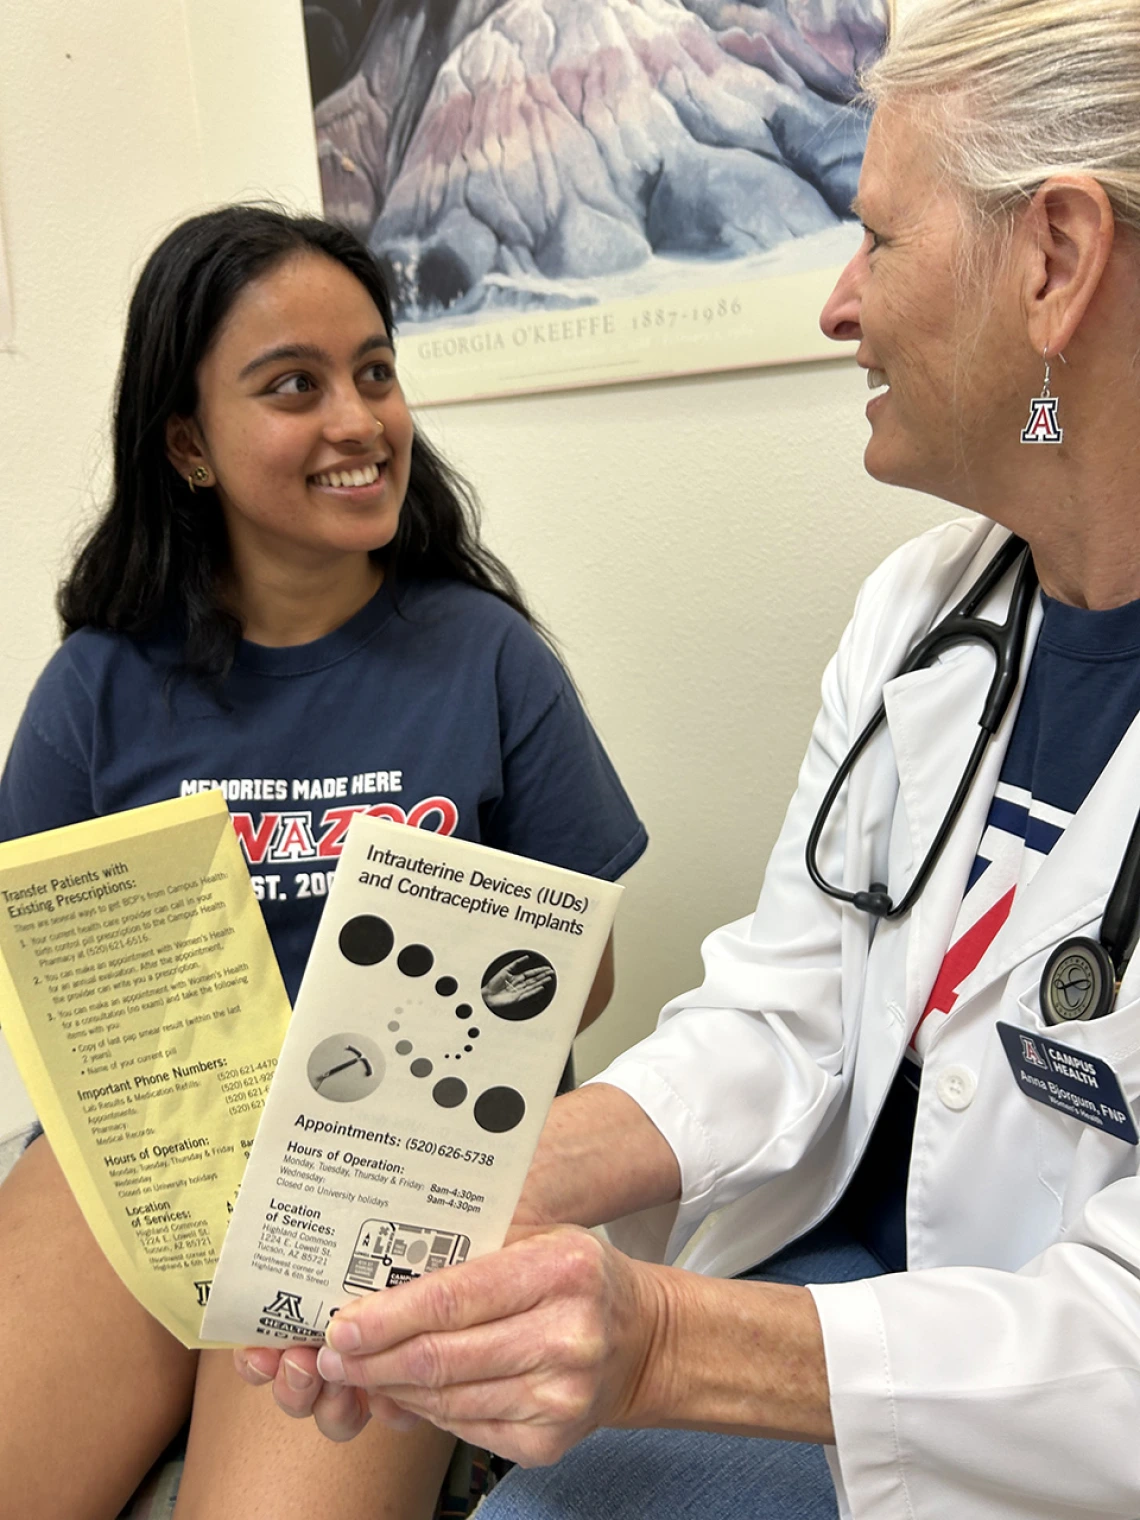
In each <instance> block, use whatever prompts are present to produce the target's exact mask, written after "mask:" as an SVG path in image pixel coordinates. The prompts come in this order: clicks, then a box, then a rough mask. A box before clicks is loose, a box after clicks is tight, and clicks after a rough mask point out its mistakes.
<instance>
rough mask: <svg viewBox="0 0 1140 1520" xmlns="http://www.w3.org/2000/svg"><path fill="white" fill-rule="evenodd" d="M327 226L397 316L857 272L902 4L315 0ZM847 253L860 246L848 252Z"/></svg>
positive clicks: (459, 319) (532, 307)
mask: <svg viewBox="0 0 1140 1520" xmlns="http://www.w3.org/2000/svg"><path fill="white" fill-rule="evenodd" d="M304 15H305V27H306V36H307V42H308V48H309V61H310V76H311V81H312V89H313V97H314V106H315V119H316V129H317V144H318V153H319V159H320V170H321V183H322V188H323V194H324V200H325V211H326V215H328V216H329V217H331V218H332V219H333V220H336V221H340V222H343V223H345V224H346V225H348V226H350V227H352V228H353V229H354V230H356V231H357V232H358V233H360V235H361V236H362V237H364V238H365V239H366V240H367V241H368V243H369V244H370V246H371V247H372V249H373V250H374V252H375V253H376V254H377V255H378V256H379V258H380V259H381V260H382V261H383V263H384V265H385V267H386V269H387V270H388V273H389V277H390V280H391V285H392V290H393V295H394V298H395V305H396V313H397V317H398V319H399V321H400V322H401V324H407V323H412V324H415V326H416V328H417V330H419V329H420V328H421V327H424V328H425V330H426V329H428V328H430V329H432V330H435V329H439V330H442V329H445V328H451V327H454V326H456V325H460V326H463V325H467V326H470V325H471V324H478V323H481V322H487V321H490V320H492V319H496V318H505V317H508V316H511V315H512V314H518V313H542V312H566V311H568V310H575V309H581V308H586V307H593V306H597V305H599V303H603V304H604V303H606V302H608V301H612V300H614V299H622V298H625V299H630V298H642V299H645V298H652V297H655V296H657V295H660V293H661V292H663V291H669V290H672V289H676V288H687V287H691V286H693V285H694V284H695V283H696V284H701V285H704V286H708V285H710V284H715V283H717V282H720V281H722V280H725V279H732V280H740V279H748V278H752V277H753V276H755V277H763V276H764V275H765V274H771V273H772V272H776V271H781V270H783V271H786V270H790V269H794V268H796V267H799V266H804V265H805V264H806V265H811V264H814V265H816V266H819V265H821V264H828V263H832V264H833V263H836V262H842V256H845V252H846V245H843V244H841V243H840V242H837V241H836V234H837V230H838V229H842V228H844V226H845V224H847V230H848V232H849V230H850V229H849V223H850V216H851V213H850V210H849V207H850V202H851V198H852V196H853V194H854V192H855V186H856V181H857V178H858V173H859V164H860V161H861V157H862V151H863V146H864V142H865V137H866V126H867V118H866V113H865V111H864V110H863V109H862V108H861V106H860V105H859V103H858V100H857V76H858V72H859V70H860V68H861V67H862V66H863V65H864V64H865V63H866V62H868V61H869V60H870V59H871V58H872V57H873V56H874V55H875V53H876V52H877V51H878V49H880V48H881V47H882V45H883V41H884V38H885V31H886V0H305V4H304ZM840 247H842V248H843V255H842V256H840V255H839V253H838V252H837V250H838V249H840Z"/></svg>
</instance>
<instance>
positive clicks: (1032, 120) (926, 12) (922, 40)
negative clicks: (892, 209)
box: [863, 0, 1140, 232]
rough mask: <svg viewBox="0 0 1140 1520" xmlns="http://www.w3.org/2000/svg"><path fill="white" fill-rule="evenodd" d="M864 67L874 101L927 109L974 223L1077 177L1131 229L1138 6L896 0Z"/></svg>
mask: <svg viewBox="0 0 1140 1520" xmlns="http://www.w3.org/2000/svg"><path fill="white" fill-rule="evenodd" d="M895 9H896V14H895V16H894V18H893V24H892V36H891V41H890V43H889V45H888V47H887V50H886V52H885V53H884V54H883V56H882V57H881V58H880V59H879V60H878V61H877V62H876V63H875V64H873V65H872V66H871V67H870V68H869V69H868V71H867V73H866V75H865V77H864V80H863V87H864V90H865V92H866V94H867V96H868V98H869V100H870V101H871V103H872V104H874V105H876V106H880V105H884V104H887V103H888V102H894V101H898V102H899V103H900V104H903V103H906V104H907V105H910V106H913V107H915V108H917V109H918V110H920V111H921V112H923V113H925V114H926V115H927V117H928V120H929V124H930V126H931V128H932V131H931V141H932V143H933V144H934V147H935V150H936V152H937V153H938V154H939V155H940V158H941V165H940V167H941V169H942V171H943V173H944V174H945V175H946V177H947V179H948V180H949V182H950V184H951V185H952V186H955V187H956V188H957V189H958V191H959V192H960V193H961V194H962V195H963V196H965V197H966V198H967V199H968V200H969V201H972V202H973V204H974V205H975V206H976V207H977V209H978V211H979V212H980V213H981V214H982V215H983V216H987V217H988V216H994V215H1000V214H1001V213H1002V212H1003V211H1006V210H1009V209H1012V208H1013V207H1014V206H1016V205H1017V204H1019V203H1022V202H1024V200H1025V198H1026V197H1028V196H1031V195H1032V194H1033V193H1034V191H1035V190H1036V189H1037V188H1038V186H1040V185H1041V184H1042V183H1043V181H1045V180H1046V179H1048V178H1050V176H1052V175H1055V174H1087V175H1091V176H1092V177H1093V178H1095V179H1096V180H1097V181H1098V182H1099V183H1100V184H1101V186H1102V187H1103V188H1104V191H1105V193H1106V194H1107V196H1108V198H1109V200H1110V201H1111V203H1112V207H1113V210H1114V212H1115V214H1116V217H1117V220H1118V222H1120V223H1121V224H1122V225H1124V226H1126V227H1130V228H1132V229H1133V230H1134V231H1137V232H1140V0H901V4H899V5H898V6H897V7H896V8H895Z"/></svg>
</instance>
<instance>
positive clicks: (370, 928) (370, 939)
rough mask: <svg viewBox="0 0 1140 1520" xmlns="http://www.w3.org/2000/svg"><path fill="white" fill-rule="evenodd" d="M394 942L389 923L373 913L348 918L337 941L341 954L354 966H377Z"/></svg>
mask: <svg viewBox="0 0 1140 1520" xmlns="http://www.w3.org/2000/svg"><path fill="white" fill-rule="evenodd" d="M395 943H396V936H395V935H394V934H393V933H392V927H391V925H390V924H388V923H386V922H385V920H384V919H382V918H377V917H376V916H375V914H373V913H362V914H360V916H359V917H358V918H350V919H349V921H348V923H347V924H345V926H344V928H343V929H342V930H341V931H340V938H339V939H338V941H337V944H338V945H339V946H340V953H341V955H343V956H344V958H345V960H346V961H351V962H352V964H353V965H354V966H378V965H379V964H380V962H381V961H382V960H385V959H386V958H387V957H388V956H389V955H391V953H392V946H393V945H394V944H395Z"/></svg>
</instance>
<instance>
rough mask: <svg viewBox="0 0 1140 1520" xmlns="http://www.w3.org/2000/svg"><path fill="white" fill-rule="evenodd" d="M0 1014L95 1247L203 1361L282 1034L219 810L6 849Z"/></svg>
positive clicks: (140, 819)
mask: <svg viewBox="0 0 1140 1520" xmlns="http://www.w3.org/2000/svg"><path fill="white" fill-rule="evenodd" d="M0 999H2V1001H0V1021H2V1022H3V1025H4V1033H5V1035H6V1036H7V1038H8V1041H9V1044H10V1045H11V1048H12V1052H13V1054H14V1056H15V1058H16V1062H17V1065H18V1066H19V1068H20V1071H21V1074H22V1076H23V1078H24V1081H25V1083H26V1084H27V1087H28V1090H29V1092H30V1094H31V1098H32V1101H33V1103H34V1104H35V1107H36V1111H37V1113H38V1114H39V1116H40V1119H41V1122H42V1123H43V1125H44V1128H45V1130H46V1132H47V1136H48V1139H49V1140H50V1142H51V1144H52V1147H53V1149H54V1151H55V1154H56V1156H57V1158H58V1160H59V1162H60V1165H61V1166H62V1168H63V1171H64V1173H65V1175H66V1177H67V1180H68V1183H69V1184H70V1186H71V1189H72V1191H73V1193H74V1194H75V1197H76V1199H77V1200H78V1202H79V1205H80V1207H81V1208H82V1210H83V1213H84V1216H85V1217H86V1219H87V1222H88V1224H89V1225H90V1227H91V1230H92V1232H93V1233H94V1235H95V1238H96V1239H97V1240H98V1242H99V1245H100V1246H101V1247H102V1249H103V1251H104V1253H105V1255H106V1256H107V1258H108V1260H109V1261H110V1262H111V1265H112V1266H113V1267H114V1268H115V1270H116V1271H117V1272H118V1274H119V1276H120V1277H121V1278H122V1279H123V1281H124V1282H125V1283H126V1285H127V1287H128V1288H129V1289H130V1290H131V1292H132V1293H134V1295H135V1297H136V1298H137V1299H138V1300H139V1301H140V1302H141V1303H142V1304H143V1305H144V1306H145V1307H146V1308H147V1309H148V1310H149V1311H150V1312H151V1313H152V1314H153V1315H154V1316H155V1318H156V1319H158V1320H159V1321H160V1322H161V1323H162V1324H163V1325H165V1326H166V1327H167V1329H168V1330H170V1331H171V1332H172V1333H173V1334H174V1335H176V1336H178V1338H179V1339H180V1340H181V1341H183V1343H184V1344H186V1345H188V1346H196V1345H199V1344H201V1342H200V1340H199V1328H200V1325H201V1318H202V1309H203V1306H204V1304H205V1302H206V1297H207V1294H208V1292H209V1284H210V1280H211V1279H212V1277H213V1271H214V1264H215V1262H216V1261H217V1257H218V1253H219V1251H220V1250H221V1246H222V1240H223V1238H224V1237H225V1233H226V1229H227V1226H228V1224H229V1218H230V1210H231V1208H232V1205H233V1200H234V1198H235V1196H236V1193H237V1189H238V1186H239V1184H240V1182H241V1179H242V1174H243V1172H244V1169H245V1161H246V1156H247V1155H248V1152H249V1148H250V1146H251V1145H252V1142H253V1135H254V1131H255V1130H256V1128H257V1122H258V1119H259V1117H260V1114H261V1109H262V1104H263V1102H264V1098H265V1094H266V1092H267V1091H268V1087H269V1083H270V1080H271V1078H272V1075H273V1069H274V1066H275V1064H276V1057H277V1053H278V1051H279V1050H280V1048H281V1042H282V1040H283V1038H284V1035H285V1029H286V1026H287V1024H288V1021H289V1001H288V998H287V997H286V994H285V988H284V985H283V984H282V981H281V975H280V972H279V971H278V969H277V962H276V960H275V958H274V955H273V948H272V946H271V944H270V942H269V936H268V933H267V931H266V928H265V923H264V920H263V919H262V917H261V912H260V910H259V908H258V906H257V902H256V899H255V898H254V895H253V892H252V890H251V887H250V881H249V874H248V872H247V870H246V867H245V863H244V861H243V859H242V855H241V849H240V846H239V844H238V842H237V836H236V835H235V834H234V831H233V827H232V825H231V823H230V816H229V813H228V812H227V810H226V806H225V803H224V801H223V799H222V797H221V794H220V793H218V792H207V793H202V794H201V795H198V796H193V797H185V798H181V799H178V800H175V801H172V802H160V803H156V804H155V805H154V806H152V807H145V808H138V809H134V810H132V811H131V812H126V813H118V814H114V815H112V816H110V817H106V818H98V819H94V820H91V821H90V822H86V823H79V824H75V825H73V826H71V827H70V828H64V829H55V830H53V831H52V832H50V833H47V834H36V835H33V836H31V837H29V838H26V839H17V840H13V841H11V842H10V843H7V844H4V845H2V846H0ZM77 1287H80V1288H81V1287H82V1285H81V1284H79V1285H77Z"/></svg>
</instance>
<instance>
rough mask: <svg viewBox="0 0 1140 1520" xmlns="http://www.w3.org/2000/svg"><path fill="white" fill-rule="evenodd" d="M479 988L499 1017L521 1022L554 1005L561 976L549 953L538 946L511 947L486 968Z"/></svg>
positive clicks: (492, 1010) (484, 998) (485, 1001)
mask: <svg viewBox="0 0 1140 1520" xmlns="http://www.w3.org/2000/svg"><path fill="white" fill-rule="evenodd" d="M479 990H480V991H481V992H482V994H483V1001H484V1003H486V1005H487V1007H488V1008H489V1009H490V1010H491V1012H492V1013H493V1014H494V1015H495V1017H496V1018H497V1019H510V1021H511V1022H512V1023H514V1024H520V1023H522V1021H523V1020H524V1019H533V1018H537V1017H538V1015H539V1014H540V1013H542V1012H544V1010H545V1009H547V1008H549V1007H550V1004H551V1002H552V1000H553V998H554V994H555V993H556V992H557V990H558V978H557V977H556V976H555V974H554V967H553V966H552V965H551V964H550V962H549V961H548V960H547V959H546V956H545V955H539V953H538V951H537V950H508V951H507V953H506V955H500V956H498V957H496V959H495V960H493V961H492V962H491V964H490V965H489V966H488V967H487V969H486V971H484V973H483V980H482V982H481V983H480V985H479Z"/></svg>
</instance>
